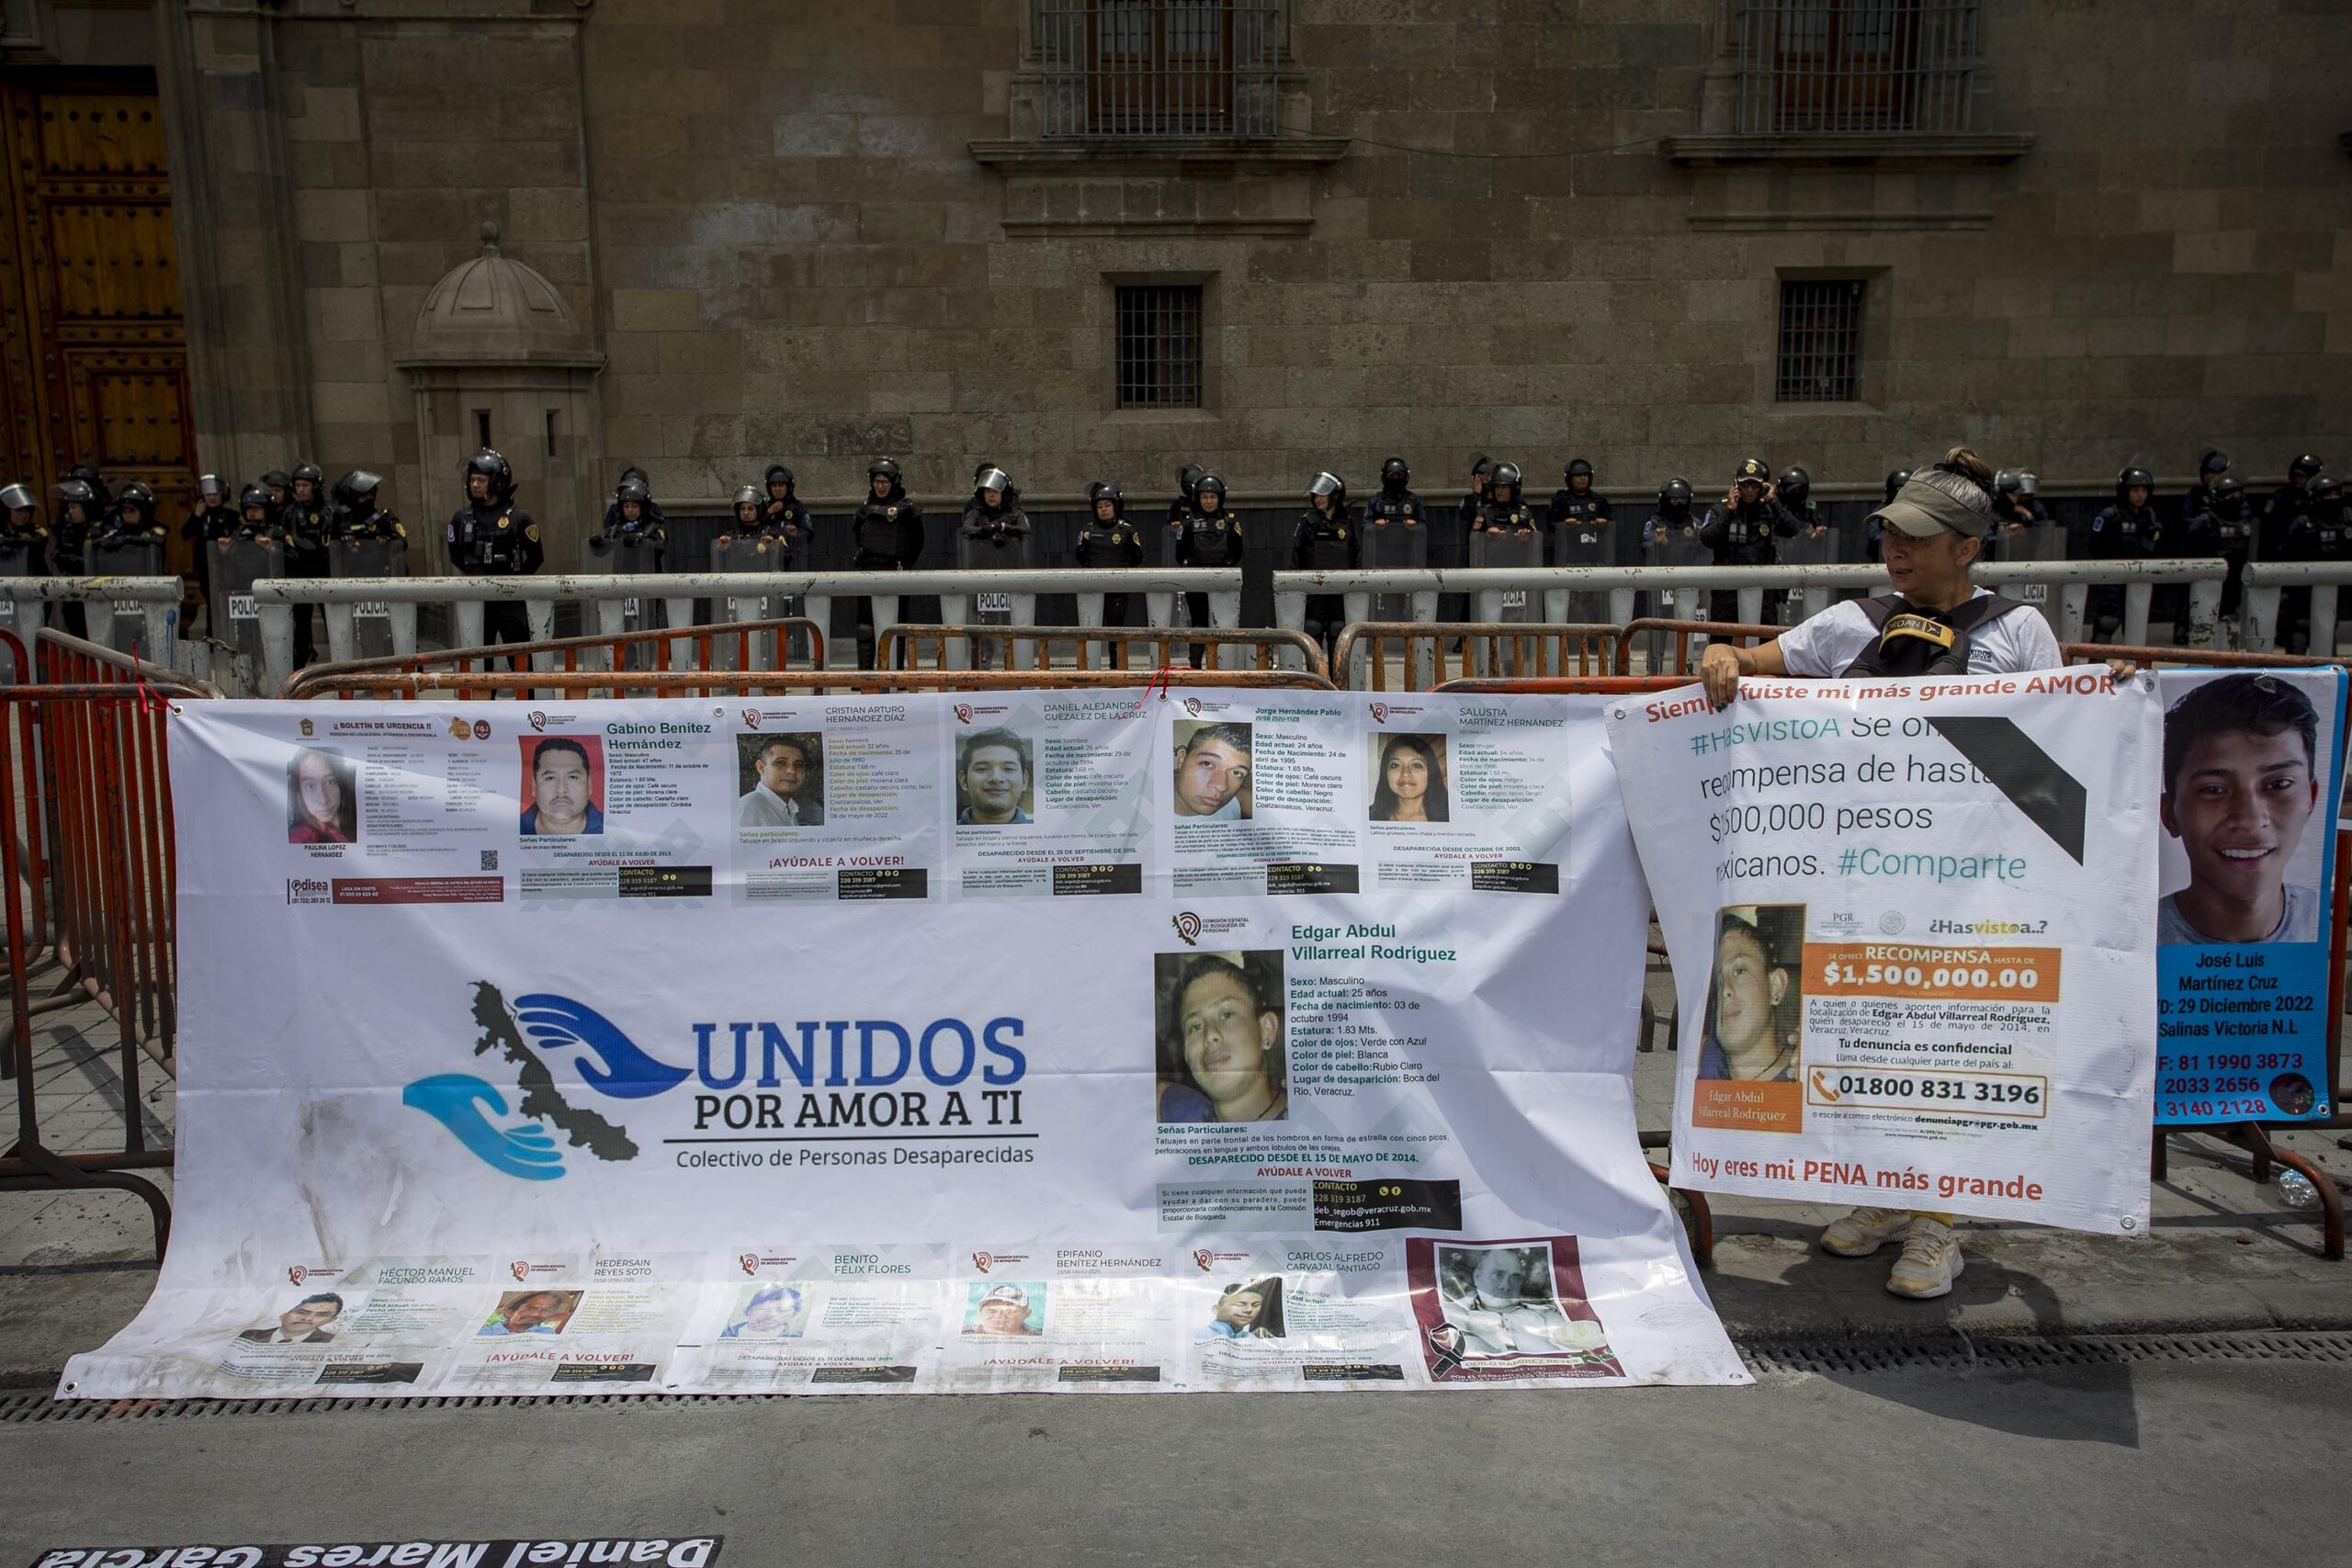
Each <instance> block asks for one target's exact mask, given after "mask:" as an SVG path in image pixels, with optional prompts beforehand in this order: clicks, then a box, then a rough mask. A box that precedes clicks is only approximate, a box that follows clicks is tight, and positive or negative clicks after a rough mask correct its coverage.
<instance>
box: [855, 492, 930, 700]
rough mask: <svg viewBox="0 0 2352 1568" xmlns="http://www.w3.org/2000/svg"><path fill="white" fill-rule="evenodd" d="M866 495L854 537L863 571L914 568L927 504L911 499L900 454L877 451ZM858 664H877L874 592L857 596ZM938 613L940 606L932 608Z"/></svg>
mask: <svg viewBox="0 0 2352 1568" xmlns="http://www.w3.org/2000/svg"><path fill="white" fill-rule="evenodd" d="M865 484H866V494H865V500H864V501H862V502H859V503H858V508H857V510H856V511H855V512H854V513H851V515H850V537H851V542H852V543H853V544H854V546H855V547H856V549H857V555H856V557H855V559H854V562H853V564H854V566H855V567H856V568H857V570H860V571H911V570H914V566H915V563H916V562H917V561H919V560H921V559H922V507H920V506H917V505H916V504H915V503H914V502H911V501H910V500H908V499H907V486H906V479H905V476H904V475H902V474H901V473H900V472H899V465H898V462H897V460H896V459H894V458H890V457H876V458H875V459H874V461H873V462H872V463H870V464H868V465H867V467H866V469H865ZM900 608H901V610H902V611H903V612H904V613H906V614H907V615H908V616H909V618H910V619H912V618H915V612H914V611H913V609H912V608H911V607H910V606H906V605H901V606H900ZM856 614H857V667H858V668H859V669H861V670H871V669H873V668H874V637H875V631H876V627H875V625H874V601H873V600H872V599H871V598H870V597H864V598H860V599H859V600H858V602H857V607H856ZM932 618H933V620H936V619H937V618H938V612H937V611H936V610H935V609H934V610H933V612H932Z"/></svg>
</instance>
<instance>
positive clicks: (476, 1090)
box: [401, 1073, 563, 1181]
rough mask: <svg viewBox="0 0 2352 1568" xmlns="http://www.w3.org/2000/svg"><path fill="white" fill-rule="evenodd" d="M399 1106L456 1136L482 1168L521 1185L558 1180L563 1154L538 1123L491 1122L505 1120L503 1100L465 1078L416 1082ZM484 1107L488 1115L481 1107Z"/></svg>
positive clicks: (491, 1089) (456, 1075) (441, 1075)
mask: <svg viewBox="0 0 2352 1568" xmlns="http://www.w3.org/2000/svg"><path fill="white" fill-rule="evenodd" d="M401 1104H402V1105H410V1106H414V1107H415V1108H416V1109H417V1110H419V1111H424V1113H425V1114H426V1115H427V1116H430V1117H432V1118H433V1119H434V1120H435V1122H440V1123H441V1125H443V1126H444V1127H447V1128H448V1129H449V1131H450V1132H452V1133H455V1134H457V1135H458V1142H459V1143H461V1144H463V1145H466V1147H468V1148H469V1149H471V1150H472V1151H473V1152H474V1153H475V1154H477V1155H479V1156H481V1158H482V1160H483V1162H484V1163H485V1164H488V1165H491V1166H493V1167H495V1168H498V1169H500V1170H503V1171H504V1172H505V1173H506V1174H507V1175H509V1176H513V1177H519V1178H520V1179H523V1180H525V1181H553V1180H554V1179H556V1178H557V1177H559V1176H561V1175H562V1174H563V1151H562V1150H561V1149H559V1148H557V1147H556V1146H555V1139H554V1137H553V1136H551V1135H550V1134H548V1130H547V1129H546V1128H545V1127H542V1126H540V1125H539V1124H538V1123H537V1122H524V1123H523V1124H522V1125H521V1126H519V1127H501V1126H498V1125H497V1124H496V1123H494V1122H492V1121H491V1119H490V1118H491V1116H504V1115H505V1114H506V1097H505V1096H504V1095H503V1094H501V1093H499V1092H498V1090H497V1089H496V1088H494V1087H493V1086H492V1085H490V1084H486V1083H484V1082H482V1080H481V1079H480V1078H477V1077H468V1076H467V1075H466V1074H464V1073H439V1074H436V1075H435V1076H434V1077H429V1078H419V1079H417V1080H416V1081H415V1082H414V1083H413V1084H411V1085H409V1086H408V1088H406V1089H402V1090H401ZM484 1106H487V1107H489V1114H488V1115H485V1114H484V1113H483V1109H482V1108H483V1107H484Z"/></svg>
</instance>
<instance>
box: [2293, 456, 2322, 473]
mask: <svg viewBox="0 0 2352 1568" xmlns="http://www.w3.org/2000/svg"><path fill="white" fill-rule="evenodd" d="M2320 468H2321V464H2320V460H2319V454H2318V453H2316V452H2306V453H2304V454H2303V455H2302V456H2301V457H2298V458H2296V459H2295V460H2294V461H2293V462H2291V463H2290V464H2288V465H2287V477H2288V478H2290V479H2309V478H2311V477H2312V475H2313V474H2315V473H2318V472H2319V471H2320Z"/></svg>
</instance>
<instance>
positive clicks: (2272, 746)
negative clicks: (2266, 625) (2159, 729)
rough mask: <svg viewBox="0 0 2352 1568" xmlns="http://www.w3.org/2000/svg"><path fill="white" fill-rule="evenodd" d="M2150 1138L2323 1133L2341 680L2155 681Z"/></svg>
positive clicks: (2165, 676)
mask: <svg viewBox="0 0 2352 1568" xmlns="http://www.w3.org/2000/svg"><path fill="white" fill-rule="evenodd" d="M2156 690H2157V693H2158V694H2159V695H2160V696H2161V697H2162V699H2163V702H2164V712H2165V717H2164V763H2163V773H2162V778H2161V780H2160V782H2159V785H2158V791H2159V794H2158V806H2157V817H2158V820H2159V821H2160V822H2161V823H2162V827H2163V831H2162V835H2161V837H2160V838H2159V839H2158V840H2157V844H2158V851H2159V853H2160V856H2161V861H2160V869H2159V872H2158V878H2157V886H2158V889H2159V891H2160V893H2161V894H2162V897H2160V898H2159V899H2158V901H2157V904H2156V979H2157V987H2158V989H2157V995H2156V1013H2157V1018H2158V1052H2157V1060H2156V1122H2157V1124H2158V1125H2159V1126H2179V1125H2184V1124H2188V1125H2194V1124H2197V1123H2210V1122H2250V1121H2261V1122H2269V1121H2303V1120H2312V1119H2324V1118H2325V1117H2326V1116H2327V1115H2328V1114H2329V1112H2330V1111H2331V1110H2332V1107H2331V1106H2330V1104H2329V1098H2330V1090H2329V1078H2328V1073H2327V1028H2328V1011H2329V1007H2328V972H2329V964H2330V961H2331V957H2332V946H2333V943H2332V938H2333V933H2334V930H2335V921H2334V920H2333V919H2330V918H2329V917H2330V915H2331V913H2332V905H2333V902H2334V891H2335V823H2336V818H2337V816H2338V813H2339V808H2340V807H2341V805H2342V802H2343V798H2344V757H2343V751H2344V701H2345V673H2344V671H2342V670H2340V669H2334V668H2330V669H2303V670H2165V671H2159V672H2158V673H2157V676H2156Z"/></svg>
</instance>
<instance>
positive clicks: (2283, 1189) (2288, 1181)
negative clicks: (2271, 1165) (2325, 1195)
mask: <svg viewBox="0 0 2352 1568" xmlns="http://www.w3.org/2000/svg"><path fill="white" fill-rule="evenodd" d="M2278 1198H2279V1201H2281V1202H2283V1203H2285V1204H2286V1205H2287V1207H2289V1208H2290V1209H2316V1208H2318V1207H2319V1189H2318V1188H2316V1187H2314V1186H2312V1179H2311V1178H2310V1177H2308V1176H2305V1175H2304V1174H2303V1173H2302V1172H2301V1171H2300V1170H2282V1171H2280V1172H2279V1173H2278Z"/></svg>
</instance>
